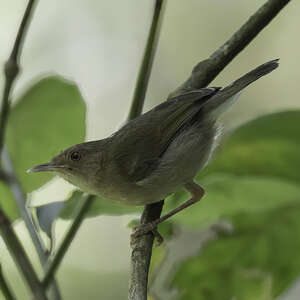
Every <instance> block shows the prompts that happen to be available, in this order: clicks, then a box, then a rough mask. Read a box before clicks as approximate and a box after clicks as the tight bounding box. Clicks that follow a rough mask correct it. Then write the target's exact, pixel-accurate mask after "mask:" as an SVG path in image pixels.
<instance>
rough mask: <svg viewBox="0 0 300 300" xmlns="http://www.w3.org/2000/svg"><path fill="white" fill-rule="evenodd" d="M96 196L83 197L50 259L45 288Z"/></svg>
mask: <svg viewBox="0 0 300 300" xmlns="http://www.w3.org/2000/svg"><path fill="white" fill-rule="evenodd" d="M94 198H95V196H93V195H86V196H85V197H84V198H83V199H82V203H81V205H80V207H79V208H78V213H77V215H76V216H75V218H74V221H73V223H72V225H71V226H70V228H69V230H68V232H67V233H66V235H65V237H64V238H63V240H62V243H61V244H60V246H59V248H58V250H57V252H56V254H55V256H54V258H53V259H52V260H51V261H50V263H49V265H48V266H47V270H46V274H45V276H44V279H43V281H42V282H43V286H44V287H45V289H46V288H47V287H48V286H49V284H50V283H51V281H52V280H53V277H54V275H55V273H56V271H57V269H58V267H59V265H60V263H61V262H62V260H63V258H64V256H65V254H66V252H67V250H68V249H69V247H70V245H71V243H72V241H73V239H74V237H75V235H76V233H77V231H78V229H79V227H80V225H81V224H82V222H83V220H84V217H85V214H86V213H87V211H88V210H89V208H90V207H91V205H92V203H93V201H94Z"/></svg>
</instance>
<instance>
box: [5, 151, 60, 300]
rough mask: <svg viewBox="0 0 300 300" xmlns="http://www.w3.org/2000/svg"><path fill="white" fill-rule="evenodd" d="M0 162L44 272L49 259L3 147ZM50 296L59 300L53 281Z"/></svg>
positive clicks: (57, 289)
mask: <svg viewBox="0 0 300 300" xmlns="http://www.w3.org/2000/svg"><path fill="white" fill-rule="evenodd" d="M2 161H3V169H4V172H5V174H6V176H7V177H9V178H10V180H9V182H8V184H9V187H10V189H11V191H12V194H13V196H14V198H15V200H16V203H17V206H18V208H19V211H20V214H21V217H22V219H23V220H24V223H25V225H26V228H27V230H28V231H29V235H30V237H31V240H32V242H33V245H34V247H35V249H36V251H37V253H38V257H39V260H40V262H41V265H42V267H43V269H44V270H46V265H47V262H48V258H49V251H48V250H47V248H46V246H45V245H44V243H43V240H42V239H41V237H40V235H39V234H38V232H37V231H36V229H35V226H34V224H33V221H32V218H31V215H30V212H29V211H28V208H27V207H26V195H25V192H24V191H23V189H22V186H21V184H20V182H19V180H18V178H17V177H16V175H15V172H14V169H13V166H12V162H11V160H10V157H9V153H8V152H7V150H6V148H5V147H4V149H3V152H2ZM51 296H52V297H53V299H55V300H60V299H61V296H60V292H59V288H58V285H57V283H56V281H55V280H54V281H53V283H52V285H51Z"/></svg>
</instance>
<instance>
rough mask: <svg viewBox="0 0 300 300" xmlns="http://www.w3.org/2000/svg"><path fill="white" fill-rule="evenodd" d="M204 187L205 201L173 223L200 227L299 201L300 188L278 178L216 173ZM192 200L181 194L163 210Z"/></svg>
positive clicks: (175, 217) (176, 218) (205, 181)
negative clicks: (227, 218)
mask: <svg viewBox="0 0 300 300" xmlns="http://www.w3.org/2000/svg"><path fill="white" fill-rule="evenodd" d="M201 185H202V186H203V187H204V188H205V190H206V195H205V196H204V197H203V199H201V200H200V202H199V203H196V204H194V205H193V206H191V207H189V208H187V209H185V210H184V211H182V212H180V213H178V214H177V215H175V216H174V217H173V220H175V221H178V222H180V223H182V224H185V225H188V226H190V227H195V226H196V227H195V228H197V225H198V226H202V225H207V224H208V223H213V222H215V221H217V220H218V219H220V218H222V217H227V216H231V215H235V214H237V213H240V212H249V213H253V212H259V211H266V210H269V209H272V208H275V207H280V206H282V205H285V204H288V203H294V202H300V185H297V184H295V183H291V182H289V181H284V180H280V179H277V178H264V177H246V176H244V177H240V176H234V175H230V174H227V175H226V174H222V175H217V174H215V175H210V176H209V177H207V178H205V179H202V181H201ZM189 198H190V195H189V194H188V193H187V192H186V191H184V190H182V191H179V192H177V193H175V194H174V195H173V196H171V197H170V199H167V200H166V205H165V207H164V209H165V211H168V210H170V209H172V208H174V207H175V206H178V205H179V204H180V203H182V202H183V201H186V200H188V199H189Z"/></svg>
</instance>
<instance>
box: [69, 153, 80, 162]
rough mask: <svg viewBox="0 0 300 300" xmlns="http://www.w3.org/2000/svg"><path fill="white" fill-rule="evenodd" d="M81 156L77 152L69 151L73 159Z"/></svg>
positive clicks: (76, 159) (75, 159)
mask: <svg viewBox="0 0 300 300" xmlns="http://www.w3.org/2000/svg"><path fill="white" fill-rule="evenodd" d="M80 158H81V156H80V154H79V152H72V153H71V159H72V160H74V161H78V160H80Z"/></svg>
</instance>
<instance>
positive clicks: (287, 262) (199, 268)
mask: <svg viewBox="0 0 300 300" xmlns="http://www.w3.org/2000/svg"><path fill="white" fill-rule="evenodd" d="M232 222H233V225H234V228H235V230H234V233H233V234H232V235H229V236H226V235H224V236H220V237H219V238H218V239H217V240H214V241H213V242H210V243H209V244H207V245H206V246H204V248H203V250H202V251H201V252H200V253H199V255H198V256H196V257H193V258H190V259H188V260H186V261H185V262H183V263H182V264H181V265H180V266H179V269H178V270H177V272H176V275H175V277H174V280H173V285H175V286H176V287H177V288H179V291H180V297H179V298H178V299H189V300H193V299H195V300H196V299H197V300H202V299H203V300H204V299H205V300H206V299H210V300H220V299H222V300H223V299H224V300H227V299H228V300H230V299H239V300H271V299H274V298H275V297H276V296H278V295H280V294H281V293H282V292H283V291H284V290H285V289H286V288H287V287H289V286H290V284H291V283H292V282H293V281H294V280H295V279H296V278H297V277H298V276H299V274H300V240H299V238H297V237H298V236H299V235H300V204H299V203H298V204H297V205H294V206H286V207H282V208H279V209H275V210H272V211H269V212H267V213H259V214H240V215H238V216H235V217H234V218H233V219H232Z"/></svg>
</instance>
